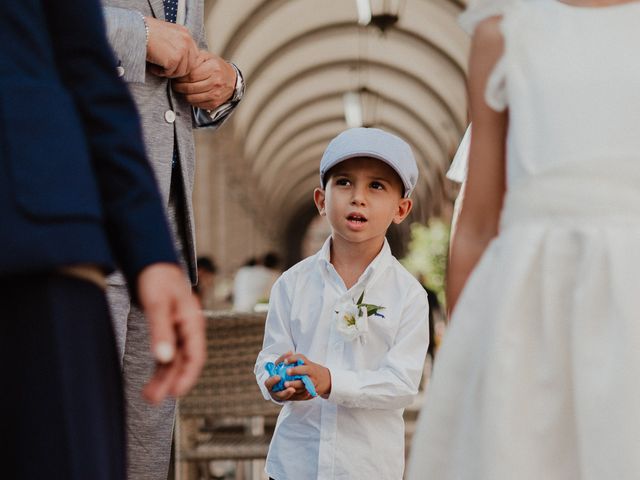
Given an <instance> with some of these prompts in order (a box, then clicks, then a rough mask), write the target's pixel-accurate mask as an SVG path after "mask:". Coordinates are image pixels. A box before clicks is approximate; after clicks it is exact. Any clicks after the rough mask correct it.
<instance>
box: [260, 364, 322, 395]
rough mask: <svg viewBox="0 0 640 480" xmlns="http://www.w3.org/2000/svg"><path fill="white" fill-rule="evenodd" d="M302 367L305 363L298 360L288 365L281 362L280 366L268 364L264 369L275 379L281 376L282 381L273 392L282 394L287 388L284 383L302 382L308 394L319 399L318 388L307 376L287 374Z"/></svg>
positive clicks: (274, 387)
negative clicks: (295, 368) (291, 369)
mask: <svg viewBox="0 0 640 480" xmlns="http://www.w3.org/2000/svg"><path fill="white" fill-rule="evenodd" d="M300 365H304V362H303V361H302V360H296V361H295V362H293V363H286V364H285V363H284V362H280V363H279V364H278V365H276V364H274V363H273V362H268V363H267V364H266V365H265V366H264V368H265V369H266V370H267V372H269V376H270V377H273V376H275V375H279V376H280V381H279V382H278V383H276V384H275V385H274V386H273V388H272V389H271V390H272V391H273V392H281V391H282V390H284V389H285V388H286V387H285V386H284V382H292V381H294V380H302V383H303V384H304V388H306V389H307V392H309V394H310V395H311V396H312V397H317V396H318V394H317V393H316V387H315V386H314V385H313V382H312V381H311V379H310V378H309V377H308V376H307V375H288V374H287V370H288V369H290V368H293V367H299V366H300Z"/></svg>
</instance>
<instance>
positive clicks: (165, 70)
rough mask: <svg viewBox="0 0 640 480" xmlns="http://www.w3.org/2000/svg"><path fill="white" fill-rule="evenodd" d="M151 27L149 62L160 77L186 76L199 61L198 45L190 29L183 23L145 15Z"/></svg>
mask: <svg viewBox="0 0 640 480" xmlns="http://www.w3.org/2000/svg"><path fill="white" fill-rule="evenodd" d="M145 21H146V22H147V26H148V27H149V41H148V42H147V62H149V63H152V64H153V65H151V66H150V70H151V72H152V73H153V74H154V75H158V76H160V77H168V78H175V77H184V76H185V75H186V74H188V73H189V72H190V71H191V70H192V69H193V68H194V67H195V65H196V64H197V63H199V62H198V46H197V45H196V42H195V41H194V40H193V37H191V33H190V32H189V29H187V28H186V27H183V26H182V25H176V24H175V23H170V22H165V21H164V20H158V19H157V18H153V17H145Z"/></svg>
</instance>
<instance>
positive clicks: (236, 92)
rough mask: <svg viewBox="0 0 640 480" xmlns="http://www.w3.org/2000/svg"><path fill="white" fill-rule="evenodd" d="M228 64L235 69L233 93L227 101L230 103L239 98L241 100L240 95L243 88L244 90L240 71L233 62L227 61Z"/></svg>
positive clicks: (235, 101) (236, 101) (237, 100)
mask: <svg viewBox="0 0 640 480" xmlns="http://www.w3.org/2000/svg"><path fill="white" fill-rule="evenodd" d="M229 65H231V66H232V67H233V69H234V70H235V71H236V85H235V87H234V89H233V95H232V96H231V98H230V99H229V100H228V101H229V102H231V103H238V102H239V101H240V100H242V97H243V96H244V90H245V83H244V77H243V76H242V72H241V71H240V69H239V68H238V67H237V66H236V64H235V63H231V62H229Z"/></svg>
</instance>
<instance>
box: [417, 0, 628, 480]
mask: <svg viewBox="0 0 640 480" xmlns="http://www.w3.org/2000/svg"><path fill="white" fill-rule="evenodd" d="M511 3H512V4H511V5H510V6H507V7H505V9H504V10H503V11H502V12H501V13H503V19H502V23H501V25H502V32H503V35H504V38H505V53H504V57H503V58H502V59H501V60H500V61H499V62H498V64H497V65H496V68H495V70H494V72H493V74H492V76H491V81H490V82H489V85H488V89H487V92H486V98H487V102H488V103H489V104H490V105H491V106H492V107H493V108H495V109H500V108H504V107H507V108H508V109H509V133H508V139H507V184H508V188H507V194H506V197H505V203H504V209H503V212H502V216H501V224H500V232H499V235H498V237H497V238H495V239H494V240H493V241H492V242H491V243H490V245H489V246H488V248H487V250H486V252H485V253H484V255H483V256H482V258H481V260H480V261H479V263H478V265H477V267H476V268H475V270H474V271H473V273H472V274H471V276H470V278H469V280H468V282H467V284H466V286H465V288H464V290H463V292H462V294H461V296H460V299H459V302H458V305H457V307H456V310H455V313H454V316H453V319H452V322H451V326H450V328H449V330H448V332H447V334H446V335H445V339H444V342H443V346H442V348H441V349H440V352H439V355H438V357H437V359H436V363H435V371H434V375H433V377H432V380H431V383H430V384H429V385H428V387H427V399H426V404H425V406H424V409H423V412H422V414H421V417H420V420H419V424H418V429H417V433H416V435H415V437H414V442H413V445H412V448H411V453H412V455H411V460H410V463H409V471H408V478H410V479H411V480H529V479H531V480H533V479H535V480H572V479H581V480H582V479H583V480H631V479H633V480H637V479H640V56H639V55H638V52H639V48H640V2H634V3H627V4H621V5H617V6H611V7H600V8H587V7H574V6H569V5H567V4H563V3H560V2H559V1H557V0H536V1H531V2H511Z"/></svg>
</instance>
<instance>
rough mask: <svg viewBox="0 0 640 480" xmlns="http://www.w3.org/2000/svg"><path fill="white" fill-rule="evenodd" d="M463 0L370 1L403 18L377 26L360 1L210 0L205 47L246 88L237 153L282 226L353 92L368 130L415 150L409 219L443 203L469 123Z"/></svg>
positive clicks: (294, 211)
mask: <svg viewBox="0 0 640 480" xmlns="http://www.w3.org/2000/svg"><path fill="white" fill-rule="evenodd" d="M464 4H465V1H464V0H399V1H395V2H394V1H392V0H372V1H371V5H372V6H373V11H374V14H375V13H376V12H377V11H378V9H379V8H383V7H384V8H391V9H392V10H393V11H392V12H391V13H395V14H397V15H398V21H397V23H396V24H395V25H393V26H392V27H390V28H388V29H387V30H386V31H385V32H384V33H383V32H382V31H381V30H380V29H379V28H376V27H375V26H373V25H369V26H362V25H359V24H358V10H357V8H356V0H209V1H208V2H207V3H206V7H205V8H206V12H205V14H206V15H205V18H206V19H207V20H206V30H207V37H208V40H209V44H210V48H211V50H213V51H215V52H217V53H219V54H220V55H221V56H223V57H224V58H227V59H231V60H232V61H234V62H235V63H237V64H238V65H239V66H240V67H241V69H242V71H243V73H244V77H245V80H246V83H247V94H246V97H245V99H244V100H243V102H242V104H241V105H240V107H239V108H238V110H237V112H236V113H235V114H234V117H233V118H232V121H231V128H233V136H234V139H235V142H236V143H237V144H238V145H239V146H240V151H241V152H242V156H243V160H244V161H245V164H246V165H247V169H249V170H250V172H251V174H252V176H253V177H254V179H255V183H256V185H257V188H259V189H260V191H261V193H262V195H263V198H265V199H266V205H265V207H266V208H267V209H268V210H272V211H278V212H280V215H279V216H278V221H279V222H280V224H279V225H278V227H279V228H283V229H286V228H287V227H289V226H290V224H291V222H293V221H295V219H296V218H297V216H299V215H300V212H301V211H308V210H309V209H310V208H312V203H311V192H312V190H313V188H314V187H315V186H317V184H318V174H317V172H318V164H319V159H320V157H321V155H322V152H323V150H324V148H325V147H326V145H327V143H328V142H329V140H330V139H331V138H332V137H334V136H335V135H336V134H337V133H339V132H340V131H341V130H344V129H345V128H347V125H346V123H345V116H344V105H343V95H344V93H345V92H353V91H355V92H359V93H360V95H361V99H362V105H363V120H364V124H365V125H366V126H376V127H381V128H384V129H387V130H389V131H392V132H394V133H397V134H398V135H400V136H402V137H403V138H405V139H406V140H407V141H408V142H409V143H410V144H411V145H412V147H413V150H414V152H415V154H416V157H417V159H418V162H419V167H420V174H421V175H420V182H419V186H418V188H417V189H416V193H415V199H416V208H415V212H414V214H413V218H414V219H415V220H426V219H427V218H428V217H429V216H431V215H438V214H439V213H440V212H441V210H442V208H443V205H444V204H446V203H447V202H449V200H450V199H449V198H448V196H449V195H450V192H449V188H448V187H447V184H446V182H445V180H444V173H445V172H446V169H447V168H448V165H449V163H450V161H451V158H452V155H453V153H454V152H455V149H456V146H457V144H458V141H459V139H460V137H461V135H462V133H463V131H464V129H465V127H466V123H467V100H466V93H465V75H466V73H465V72H466V58H467V53H468V47H469V38H468V36H467V35H466V34H465V33H464V32H463V31H462V30H461V29H460V28H459V27H458V25H457V16H458V15H459V13H460V12H461V11H462V9H463V8H464Z"/></svg>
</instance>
